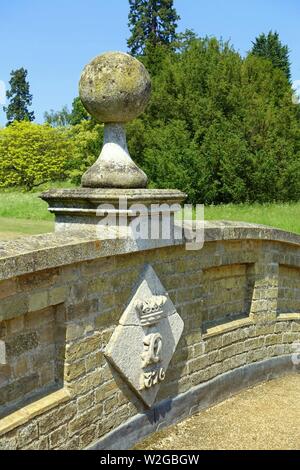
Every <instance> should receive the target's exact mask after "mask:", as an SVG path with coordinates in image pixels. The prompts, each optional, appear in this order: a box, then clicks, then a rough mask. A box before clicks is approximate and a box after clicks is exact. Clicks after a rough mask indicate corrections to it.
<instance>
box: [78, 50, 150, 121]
mask: <svg viewBox="0 0 300 470" xmlns="http://www.w3.org/2000/svg"><path fill="white" fill-rule="evenodd" d="M150 92H151V81H150V77H149V74H148V72H147V70H146V69H145V67H144V65H143V64H142V63H141V62H139V61H138V60H137V59H135V58H134V57H131V56H130V55H129V54H124V53H122V52H106V53H105V54H102V55H99V56H97V57H96V58H95V59H93V60H92V61H91V62H90V63H89V64H88V65H87V66H86V67H85V68H84V70H83V72H82V75H81V78H80V83H79V93H80V97H81V100H82V103H83V105H84V107H85V108H86V110H87V111H88V112H89V113H90V114H91V115H92V116H93V117H94V118H95V119H96V120H97V121H98V122H110V123H111V122H115V123H117V122H121V123H124V122H128V121H131V120H132V119H134V118H136V117H137V116H138V115H139V114H141V113H142V112H143V111H144V109H145V106H146V104H147V102H148V100H149V98H150Z"/></svg>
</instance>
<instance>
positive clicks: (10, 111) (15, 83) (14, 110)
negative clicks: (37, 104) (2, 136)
mask: <svg viewBox="0 0 300 470" xmlns="http://www.w3.org/2000/svg"><path fill="white" fill-rule="evenodd" d="M10 76H11V79H10V81H9V84H10V90H7V92H6V96H7V98H8V99H9V104H8V106H7V107H4V108H3V110H4V112H6V117H7V125H9V124H11V123H12V122H14V121H33V120H34V112H33V111H29V109H28V108H29V107H30V106H31V104H32V95H31V94H30V92H29V82H28V81H27V80H26V78H27V70H26V69H24V68H23V67H22V68H20V69H17V70H13V71H12V72H11V74H10Z"/></svg>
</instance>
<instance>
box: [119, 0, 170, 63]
mask: <svg viewBox="0 0 300 470" xmlns="http://www.w3.org/2000/svg"><path fill="white" fill-rule="evenodd" d="M129 5H130V12H129V17H128V19H129V24H128V25H129V27H130V31H131V37H130V38H129V39H128V47H129V49H130V52H131V54H133V55H142V54H143V53H144V52H145V49H146V48H147V46H150V47H151V48H152V47H153V46H157V45H167V46H169V45H172V43H173V42H174V41H175V39H176V28H177V21H178V20H179V16H178V15H177V12H176V9H175V8H174V2H173V0H129Z"/></svg>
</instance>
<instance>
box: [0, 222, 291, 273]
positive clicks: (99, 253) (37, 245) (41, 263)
mask: <svg viewBox="0 0 300 470" xmlns="http://www.w3.org/2000/svg"><path fill="white" fill-rule="evenodd" d="M186 227H187V228H189V227H191V223H190V224H189V223H187V224H186ZM204 239H205V242H206V243H208V242H216V241H225V240H228V241H239V240H265V241H274V242H282V243H287V244H292V245H297V246H299V245H300V235H298V234H295V233H291V232H286V231H284V230H279V229H276V228H272V227H267V226H264V225H256V224H248V223H244V222H229V221H216V222H214V221H211V222H205V228H204ZM183 244H184V241H182V240H175V241H174V242H173V246H175V245H183ZM166 246H167V245H166ZM168 246H171V245H170V244H169V245H168ZM146 249H147V245H146V244H144V246H143V249H141V248H138V246H137V245H132V244H131V243H128V241H127V240H126V239H104V240H99V239H97V238H95V236H94V235H92V234H91V233H89V232H84V231H80V232H79V231H70V232H69V233H49V234H42V235H34V236H30V237H20V238H17V239H15V240H11V241H3V242H0V280H4V279H9V278H12V277H15V276H19V275H22V274H27V273H31V272H36V271H41V270H44V269H50V268H55V267H58V266H64V265H68V264H72V263H78V262H82V261H88V260H94V259H97V258H103V257H109V256H116V255H124V254H127V253H133V252H138V251H144V250H146ZM149 249H153V243H152V244H151V243H149Z"/></svg>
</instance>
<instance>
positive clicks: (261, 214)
mask: <svg viewBox="0 0 300 470" xmlns="http://www.w3.org/2000/svg"><path fill="white" fill-rule="evenodd" d="M205 219H206V220H238V221H243V222H252V223H255V224H263V225H269V226H271V227H277V228H281V229H282V230H287V231H288V232H295V233H300V202H298V203H290V204H276V203H273V204H227V205H220V206H208V207H205Z"/></svg>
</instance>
